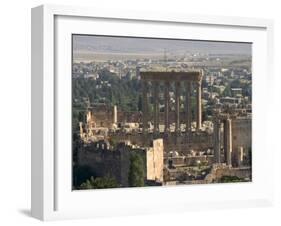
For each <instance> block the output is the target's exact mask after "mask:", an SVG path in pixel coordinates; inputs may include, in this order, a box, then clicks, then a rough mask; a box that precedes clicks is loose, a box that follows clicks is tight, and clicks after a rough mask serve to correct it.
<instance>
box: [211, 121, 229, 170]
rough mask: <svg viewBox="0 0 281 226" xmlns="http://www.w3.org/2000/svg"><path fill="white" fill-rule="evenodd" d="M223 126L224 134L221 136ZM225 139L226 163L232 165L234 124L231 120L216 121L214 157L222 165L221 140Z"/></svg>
mask: <svg viewBox="0 0 281 226" xmlns="http://www.w3.org/2000/svg"><path fill="white" fill-rule="evenodd" d="M221 126H223V134H221ZM222 137H223V139H224V140H223V150H224V156H225V163H226V164H227V165H229V166H231V165H232V160H231V155H232V123H231V119H230V118H227V119H224V120H220V119H215V121H214V157H215V162H216V163H222V159H221V138H222Z"/></svg>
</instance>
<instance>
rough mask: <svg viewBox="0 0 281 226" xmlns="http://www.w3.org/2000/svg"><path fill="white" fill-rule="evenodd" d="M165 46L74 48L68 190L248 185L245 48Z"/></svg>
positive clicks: (247, 64)
mask: <svg viewBox="0 0 281 226" xmlns="http://www.w3.org/2000/svg"><path fill="white" fill-rule="evenodd" d="M94 37H95V36H93V40H94ZM88 39H89V37H88ZM107 39H108V37H107ZM112 39H114V37H112ZM127 39H130V38H127ZM131 39H134V38H131ZM137 39H138V38H135V39H134V42H137V41H138V40H137ZM100 40H102V37H100ZM148 41H149V40H146V42H145V43H149V42H148ZM155 41H157V40H153V42H155ZM172 41H173V40H172ZM172 41H171V44H170V45H169V46H167V48H165V46H164V47H163V46H161V45H160V46H159V47H158V48H159V51H155V52H153V51H152V50H150V49H149V47H150V45H149V44H147V46H146V44H143V43H142V44H141V45H140V46H141V47H142V48H147V49H148V50H147V51H146V52H145V51H144V52H140V51H136V52H134V51H133V50H131V51H130V52H128V51H127V52H126V51H125V50H124V51H113V49H114V46H115V45H118V42H116V43H115V42H110V45H112V46H113V47H111V46H110V45H109V44H106V43H105V44H104V46H106V50H103V51H101V50H100V49H99V50H96V51H95V48H93V47H92V48H91V46H90V44H89V45H88V46H87V43H85V44H84V46H83V48H81V47H79V46H78V47H77V45H75V48H74V49H73V65H72V128H73V143H72V152H73V175H72V177H73V189H99V188H118V187H143V186H163V185H164V186H166V185H178V184H209V183H227V182H231V183H234V182H249V181H251V180H252V169H251V165H252V148H251V147H252V138H251V137H252V135H251V134H252V132H251V128H252V126H251V122H252V70H251V68H252V57H251V51H250V50H251V44H247V48H248V49H249V51H245V50H243V51H241V52H238V51H234V50H233V49H235V48H233V47H235V43H231V49H230V50H229V52H228V51H227V44H225V47H220V48H224V51H217V52H216V51H210V53H208V51H207V50H208V48H207V47H208V45H207V44H208V42H206V41H205V43H204V51H200V48H198V51H197V52H196V51H195V50H194V49H193V50H192V51H188V48H187V50H186V49H182V46H183V45H184V43H183V42H181V43H180V46H177V47H175V49H176V50H175V51H173V43H172ZM74 42H75V40H74ZM99 42H101V41H99ZM193 42H194V43H195V42H199V43H200V41H193ZM174 43H176V41H174ZM74 44H75V43H74ZM80 44H81V43H80ZM131 44H132V43H131ZM165 44H166V43H165ZM218 44H220V43H218ZM132 45H133V44H132ZM196 45H198V43H196ZM210 45H211V42H210ZM238 45H239V44H237V46H238ZM188 46H192V42H190V43H189V45H188ZM129 47H130V42H128V49H129ZM79 48H80V49H79ZM239 48H241V46H240V47H239ZM108 49H109V50H108ZM215 49H216V48H215V46H213V47H212V50H215ZM237 49H238V47H237ZM242 49H243V48H242ZM154 50H155V49H154Z"/></svg>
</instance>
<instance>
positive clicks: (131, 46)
mask: <svg viewBox="0 0 281 226" xmlns="http://www.w3.org/2000/svg"><path fill="white" fill-rule="evenodd" d="M251 48H252V45H251V44H249V43H234V42H210V41H187V40H167V39H149V38H124V37H108V36H85V35H83V36H81V35H74V36H73V50H74V51H75V52H79V51H82V52H83V51H97V52H104V53H111V54H114V53H139V54H145V53H149V54H151V53H155V54H157V53H159V54H160V53H162V54H163V52H164V50H165V51H166V52H167V53H170V54H186V53H208V54H243V55H251Z"/></svg>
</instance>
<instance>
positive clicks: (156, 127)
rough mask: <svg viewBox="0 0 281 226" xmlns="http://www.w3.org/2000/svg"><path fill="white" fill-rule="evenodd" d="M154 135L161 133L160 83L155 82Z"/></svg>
mask: <svg viewBox="0 0 281 226" xmlns="http://www.w3.org/2000/svg"><path fill="white" fill-rule="evenodd" d="M153 100H154V102H153V133H154V134H158V132H159V83H158V82H157V81H155V82H153Z"/></svg>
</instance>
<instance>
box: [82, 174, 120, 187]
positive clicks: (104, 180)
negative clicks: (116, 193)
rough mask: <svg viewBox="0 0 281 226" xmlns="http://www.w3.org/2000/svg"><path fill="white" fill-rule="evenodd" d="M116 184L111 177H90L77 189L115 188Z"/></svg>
mask: <svg viewBox="0 0 281 226" xmlns="http://www.w3.org/2000/svg"><path fill="white" fill-rule="evenodd" d="M117 187H118V184H117V182H116V180H115V179H114V178H112V177H97V178H94V177H91V178H90V179H88V180H86V181H85V182H84V183H82V184H81V185H80V187H79V189H102V188H117Z"/></svg>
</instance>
